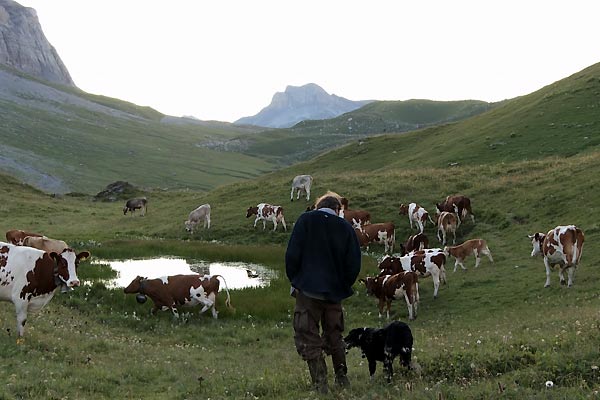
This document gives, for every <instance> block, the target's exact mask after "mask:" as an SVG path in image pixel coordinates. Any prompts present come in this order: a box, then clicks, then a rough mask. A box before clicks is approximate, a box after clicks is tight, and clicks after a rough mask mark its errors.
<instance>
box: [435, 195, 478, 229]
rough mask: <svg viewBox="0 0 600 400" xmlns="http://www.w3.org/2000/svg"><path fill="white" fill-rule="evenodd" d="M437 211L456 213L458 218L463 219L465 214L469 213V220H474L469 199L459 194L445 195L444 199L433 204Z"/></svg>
mask: <svg viewBox="0 0 600 400" xmlns="http://www.w3.org/2000/svg"><path fill="white" fill-rule="evenodd" d="M435 207H436V209H437V213H438V214H440V213H442V212H444V211H446V212H452V213H456V214H457V215H458V217H459V218H460V220H461V221H462V220H464V219H465V218H466V217H467V215H469V214H470V215H471V220H473V222H475V215H473V211H472V210H471V199H469V198H468V197H467V196H463V195H461V194H456V195H451V196H446V200H444V201H442V202H441V203H439V204H436V205H435Z"/></svg>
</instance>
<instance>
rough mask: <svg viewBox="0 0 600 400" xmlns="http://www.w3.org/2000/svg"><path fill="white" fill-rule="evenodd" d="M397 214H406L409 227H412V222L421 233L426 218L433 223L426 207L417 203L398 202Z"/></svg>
mask: <svg viewBox="0 0 600 400" xmlns="http://www.w3.org/2000/svg"><path fill="white" fill-rule="evenodd" d="M398 214H399V215H408V222H410V229H412V228H413V222H414V223H415V225H416V226H417V228H419V233H423V230H424V229H425V224H426V223H427V220H429V221H430V222H431V224H432V225H435V222H433V220H432V219H431V217H430V216H429V213H428V212H427V210H426V209H424V208H423V207H421V206H420V205H418V204H417V203H410V204H408V205H406V204H400V211H398Z"/></svg>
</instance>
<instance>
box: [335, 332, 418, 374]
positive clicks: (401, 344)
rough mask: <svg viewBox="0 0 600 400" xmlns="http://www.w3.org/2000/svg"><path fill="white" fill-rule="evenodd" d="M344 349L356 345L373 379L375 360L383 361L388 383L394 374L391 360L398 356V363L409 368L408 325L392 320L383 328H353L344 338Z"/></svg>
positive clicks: (409, 342) (411, 337) (410, 348)
mask: <svg viewBox="0 0 600 400" xmlns="http://www.w3.org/2000/svg"><path fill="white" fill-rule="evenodd" d="M344 342H345V343H346V349H348V350H349V349H351V348H353V347H358V348H360V349H361V351H362V355H363V357H366V358H367V361H368V362H369V376H370V378H371V379H373V375H375V370H376V368H377V363H376V362H377V361H383V368H384V369H385V372H386V379H387V382H388V383H391V381H392V375H393V374H394V368H393V362H394V359H395V358H396V357H397V356H400V363H401V364H402V365H403V366H404V367H406V368H408V369H411V356H412V347H413V336H412V332H411V331H410V328H409V327H408V325H406V324H405V323H404V322H400V321H394V322H391V323H390V324H388V325H387V326H386V327H385V328H381V329H377V328H354V329H352V330H351V331H350V332H348V336H346V337H345V338H344Z"/></svg>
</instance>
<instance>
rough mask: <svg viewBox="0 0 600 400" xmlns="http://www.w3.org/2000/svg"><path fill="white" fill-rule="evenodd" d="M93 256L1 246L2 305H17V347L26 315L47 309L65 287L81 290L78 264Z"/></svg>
mask: <svg viewBox="0 0 600 400" xmlns="http://www.w3.org/2000/svg"><path fill="white" fill-rule="evenodd" d="M89 256H90V253H89V252H88V251H82V252H80V253H75V251H74V250H73V249H70V248H68V249H65V250H64V251H62V252H61V253H55V252H51V253H47V252H45V251H43V250H38V249H34V248H32V247H27V246H15V245H13V244H9V243H3V242H0V301H8V302H11V303H13V304H14V306H15V311H16V315H17V335H18V338H17V343H22V342H23V336H24V334H25V322H26V321H27V312H28V311H31V312H36V311H39V310H40V309H41V308H42V307H44V306H45V305H46V304H48V302H49V301H50V300H52V297H53V296H54V294H55V293H56V292H57V290H56V289H57V288H58V287H60V286H62V285H66V286H67V287H69V288H73V287H76V286H79V284H80V282H79V278H78V277H77V267H78V266H79V261H80V260H83V259H86V258H88V257H89Z"/></svg>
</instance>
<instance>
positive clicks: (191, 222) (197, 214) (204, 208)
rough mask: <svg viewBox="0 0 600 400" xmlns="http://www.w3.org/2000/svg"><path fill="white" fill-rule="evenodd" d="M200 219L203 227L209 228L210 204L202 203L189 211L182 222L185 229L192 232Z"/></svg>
mask: <svg viewBox="0 0 600 400" xmlns="http://www.w3.org/2000/svg"><path fill="white" fill-rule="evenodd" d="M200 221H202V222H203V223H204V229H210V204H202V205H201V206H199V207H198V208H196V209H194V210H193V211H192V212H190V215H189V216H188V219H187V221H185V222H184V224H185V230H186V231H188V232H191V233H192V234H193V233H194V228H195V227H196V225H198V224H199V223H200Z"/></svg>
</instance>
